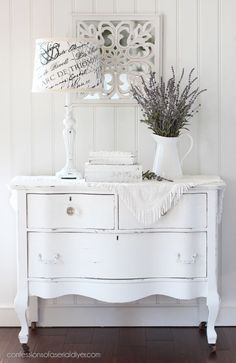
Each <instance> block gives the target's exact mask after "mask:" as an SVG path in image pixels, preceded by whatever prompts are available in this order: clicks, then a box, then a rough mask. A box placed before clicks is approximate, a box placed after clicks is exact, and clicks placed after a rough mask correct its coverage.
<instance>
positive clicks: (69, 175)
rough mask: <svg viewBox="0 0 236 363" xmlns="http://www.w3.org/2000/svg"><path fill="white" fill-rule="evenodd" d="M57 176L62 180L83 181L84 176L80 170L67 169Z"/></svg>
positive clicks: (59, 172)
mask: <svg viewBox="0 0 236 363" xmlns="http://www.w3.org/2000/svg"><path fill="white" fill-rule="evenodd" d="M56 176H57V177H58V178H61V179H83V177H82V174H81V173H80V172H79V171H78V170H76V169H69V168H67V167H64V168H63V169H61V170H60V171H58V172H57V173H56Z"/></svg>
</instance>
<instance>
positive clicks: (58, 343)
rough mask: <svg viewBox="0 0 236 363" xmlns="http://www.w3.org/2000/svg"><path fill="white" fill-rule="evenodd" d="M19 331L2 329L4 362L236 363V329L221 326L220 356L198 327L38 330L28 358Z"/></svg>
mask: <svg viewBox="0 0 236 363" xmlns="http://www.w3.org/2000/svg"><path fill="white" fill-rule="evenodd" d="M18 332H19V329H18V328H0V363H5V362H12V363H18V362H25V363H26V362H35V363H37V362H54V363H56V362H61V363H70V362H76V361H77V362H83V363H85V362H93V363H95V362H98V363H208V362H218V363H236V327H232V328H231V327H227V328H218V329H217V332H218V343H217V353H216V354H210V353H209V352H210V351H209V347H208V344H207V341H206V337H205V335H204V334H201V333H200V332H199V329H198V328H143V327H140V328H37V329H36V330H35V331H31V332H30V339H29V346H30V351H31V354H32V355H33V356H34V357H31V358H29V357H28V358H26V357H19V352H21V346H20V344H19V342H18V339H17V335H18ZM50 352H51V353H50ZM16 353H17V354H18V357H17V356H16ZM39 353H40V354H41V356H42V357H40V356H39ZM49 353H50V354H53V353H54V354H57V358H52V357H51V358H50V357H49V358H48V357H47V354H49ZM60 353H61V355H63V354H64V357H60ZM76 353H77V354H80V358H78V357H77V358H75V357H74V358H73V355H72V354H74V356H75V354H76ZM20 354H21V353H20ZM43 354H44V355H43ZM65 354H67V356H65ZM70 355H72V356H71V357H68V356H70ZM85 355H86V356H87V357H85ZM89 355H90V358H88V356H89Z"/></svg>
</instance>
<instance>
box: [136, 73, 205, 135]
mask: <svg viewBox="0 0 236 363" xmlns="http://www.w3.org/2000/svg"><path fill="white" fill-rule="evenodd" d="M171 70H172V77H171V78H170V79H169V80H168V81H167V82H166V83H165V81H164V80H163V78H162V77H160V81H159V82H158V81H157V78H156V74H155V72H150V75H149V79H148V80H144V78H143V77H141V87H139V86H137V85H132V86H131V94H132V95H133V97H134V99H135V100H136V101H137V103H138V104H139V105H140V106H141V109H142V111H143V116H144V118H143V119H142V120H141V121H142V122H144V123H146V124H147V126H148V128H149V129H151V130H152V131H153V133H154V134H156V135H159V136H165V137H177V136H179V135H180V132H181V130H183V129H186V130H188V129H187V125H188V124H189V120H190V118H191V117H193V116H194V114H195V113H197V112H198V109H199V107H200V106H201V105H200V104H198V105H197V106H195V107H194V108H193V105H194V103H195V101H196V99H197V98H198V96H199V95H200V94H201V93H202V92H204V91H206V89H203V90H201V91H200V90H199V87H196V88H193V87H194V83H195V82H196V81H197V79H198V77H195V78H193V72H194V68H193V69H192V70H191V71H190V73H189V76H188V83H187V85H186V86H185V87H182V84H181V83H182V80H183V77H184V69H183V70H182V73H181V77H180V79H179V80H178V81H177V80H176V76H175V71H174V68H173V67H172V68H171Z"/></svg>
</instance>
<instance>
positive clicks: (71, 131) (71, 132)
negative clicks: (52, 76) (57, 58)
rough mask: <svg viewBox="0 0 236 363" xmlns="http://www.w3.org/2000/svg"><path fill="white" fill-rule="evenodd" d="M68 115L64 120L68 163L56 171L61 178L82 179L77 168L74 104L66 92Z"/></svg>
mask: <svg viewBox="0 0 236 363" xmlns="http://www.w3.org/2000/svg"><path fill="white" fill-rule="evenodd" d="M65 109H66V115H65V119H64V120H63V124H64V130H63V138H64V144H65V151H66V165H65V166H64V168H62V169H61V170H60V171H58V172H57V173H56V176H57V177H58V178H61V179H82V175H81V173H80V171H78V170H76V168H75V166H74V165H75V162H74V160H75V157H74V148H75V120H74V118H73V115H72V111H73V110H72V105H71V102H70V96H69V93H67V94H66V106H65Z"/></svg>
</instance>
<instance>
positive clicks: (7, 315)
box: [0, 0, 236, 326]
mask: <svg viewBox="0 0 236 363" xmlns="http://www.w3.org/2000/svg"><path fill="white" fill-rule="evenodd" d="M74 12H75V13H80V14H97V16H98V17H99V15H102V14H130V17H131V18H132V15H133V14H152V15H153V14H154V13H156V14H161V15H162V19H163V39H162V41H163V51H162V60H163V62H162V63H163V75H164V76H167V75H168V74H169V73H170V67H171V65H173V66H174V67H175V68H176V72H177V74H180V72H181V69H182V67H185V69H186V71H189V70H190V69H191V68H192V67H195V68H196V74H197V75H198V77H199V84H200V87H201V88H207V92H206V93H204V94H203V95H202V97H201V103H202V108H201V111H200V113H199V114H198V115H197V117H195V118H194V120H192V121H193V122H192V125H191V132H192V134H193V136H194V141H195V144H194V149H193V151H192V153H191V155H190V156H189V157H188V158H187V160H186V163H185V165H184V171H185V173H189V174H193V173H205V174H219V175H221V176H222V178H224V179H225V181H226V183H227V191H226V194H225V203H224V216H223V224H222V248H221V253H220V266H221V271H220V275H221V296H222V308H221V312H220V316H219V319H218V324H225V325H227V324H228V325H236V289H235V280H236V266H235V261H236V243H235V242H236V241H235V240H236V223H235V217H234V216H235V200H236V163H235V154H236V143H235V134H236V122H235V120H236V107H234V103H235V98H236V93H235V88H234V87H235V84H236V72H235V64H236V27H235V13H236V2H235V0H224V1H223V0H20V1H19V0H1V2H0V30H1V31H0V44H1V57H0V72H1V81H0V100H1V114H2V116H1V132H0V200H1V208H0V224H1V228H0V244H1V249H0V251H1V253H0V325H18V321H17V319H16V316H15V313H14V310H13V299H14V295H15V292H16V266H15V257H16V246H15V219H14V213H13V211H12V210H11V208H10V206H9V195H10V193H9V191H8V189H7V183H8V182H9V180H10V179H11V178H12V177H13V176H15V175H39V174H47V175H50V174H54V172H55V171H56V170H58V169H60V168H61V167H62V165H63V163H64V147H63V142H62V119H63V104H64V96H63V95H59V94H58V95H48V94H45V95H44V94H31V91H30V90H31V78H32V61H33V53H34V40H35V39H36V38H38V37H50V36H67V35H70V33H71V32H72V15H71V14H72V13H74ZM75 116H76V119H77V133H78V134H77V135H78V138H77V148H76V158H77V164H78V166H79V167H80V168H82V169H83V165H84V162H85V161H86V159H87V156H88V152H89V151H90V150H101V149H103V150H124V151H126V150H130V151H133V152H135V153H136V154H137V155H138V159H139V162H140V163H142V164H143V167H144V169H148V168H150V167H151V164H152V159H153V153H154V143H153V141H152V139H151V136H150V132H149V131H148V130H147V129H146V127H145V126H144V125H143V124H140V123H139V121H138V120H139V111H138V109H137V108H136V107H135V106H132V105H131V106H130V105H129V106H127V105H126V106H124V105H123V106H122V105H116V106H114V105H111V104H110V105H106V106H104V105H96V106H93V107H92V106H89V107H87V106H77V107H75ZM184 147H186V145H185V144H184V142H183V147H182V148H184ZM202 306H203V304H202V302H201V301H190V302H186V303H183V302H182V303H180V302H179V301H176V300H173V299H168V298H165V297H161V296H159V297H156V296H153V297H150V298H147V299H144V300H141V301H139V302H136V303H132V304H125V305H109V304H103V303H101V302H98V301H95V300H92V299H87V298H83V297H74V296H67V297H64V298H61V299H56V300H51V301H41V302H40V324H41V325H44V326H45V325H79V324H80V325H122V324H123V325H138V324H140V325H155V324H160V325H165V324H168V325H194V324H197V323H198V320H199V319H201V318H202V316H203V315H204V314H205V313H206V312H205V311H204V309H202ZM155 308H157V309H155Z"/></svg>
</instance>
